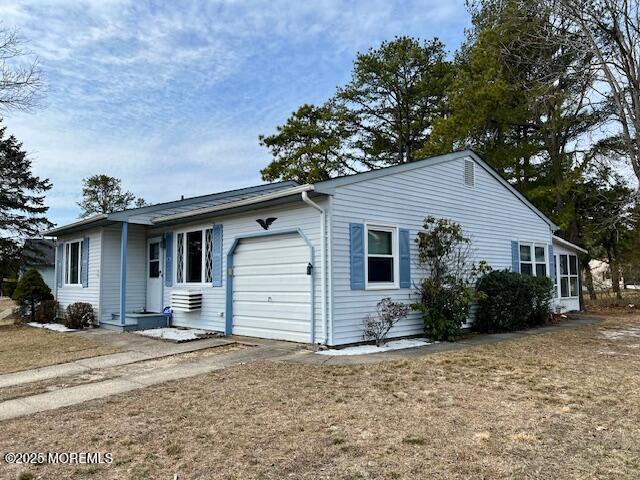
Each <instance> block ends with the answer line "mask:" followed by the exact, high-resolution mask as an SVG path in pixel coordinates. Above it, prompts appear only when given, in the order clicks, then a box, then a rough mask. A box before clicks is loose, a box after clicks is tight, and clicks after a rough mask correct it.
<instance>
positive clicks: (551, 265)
mask: <svg viewBox="0 0 640 480" xmlns="http://www.w3.org/2000/svg"><path fill="white" fill-rule="evenodd" d="M549 278H550V279H551V281H552V282H553V283H554V284H555V283H556V262H555V260H554V258H553V245H551V244H549Z"/></svg>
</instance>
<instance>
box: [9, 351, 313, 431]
mask: <svg viewBox="0 0 640 480" xmlns="http://www.w3.org/2000/svg"><path fill="white" fill-rule="evenodd" d="M211 340H213V339H211ZM215 340H218V341H220V339H215ZM206 341H207V340H199V341H196V342H192V343H200V342H206ZM231 343H234V342H230V341H225V344H231ZM180 346H186V345H180ZM299 348H300V346H299V345H295V344H286V343H284V342H277V343H275V342H269V343H263V344H258V345H255V346H251V347H248V348H246V349H243V350H239V351H236V352H231V353H228V354H220V355H214V356H208V357H204V358H201V359H199V360H196V361H193V362H185V363H181V364H178V365H171V366H168V367H163V368H157V369H154V370H152V371H147V372H143V373H136V374H126V373H125V374H124V375H122V376H120V377H118V378H113V379H109V380H104V381H100V382H95V383H87V384H84V385H78V386H74V387H69V388H62V389H59V390H54V391H51V392H46V393H40V394H36V395H31V396H27V397H22V398H16V399H13V400H8V401H6V402H2V403H0V421H1V420H8V419H11V418H17V417H22V416H25V415H31V414H34V413H37V412H42V411H46V410H53V409H56V408H61V407H67V406H70V405H78V404H81V403H84V402H87V401H90V400H95V399H100V398H105V397H108V396H111V395H117V394H119V393H125V392H130V391H133V390H138V389H140V388H145V387H148V386H151V385H156V384H158V383H163V382H168V381H171V380H179V379H182V378H188V377H193V376H196V375H201V374H204V373H208V372H212V371H215V370H220V369H223V368H226V367H229V366H232V365H238V364H243V363H249V362H255V361H260V360H267V359H273V358H278V357H284V356H287V355H290V354H291V353H292V351H293V350H297V349H299ZM194 350H195V349H192V350H191V351H194ZM185 351H187V350H185ZM125 353H128V352H125ZM116 355H119V354H116ZM108 356H109V357H111V355H108ZM105 357H106V355H105ZM98 358H100V357H96V359H98ZM155 358H158V357H155ZM91 360H95V359H91ZM114 361H115V360H114ZM72 363H73V364H75V363H76V362H72ZM105 365H106V364H105ZM112 365H114V364H112ZM48 378H50V377H48Z"/></svg>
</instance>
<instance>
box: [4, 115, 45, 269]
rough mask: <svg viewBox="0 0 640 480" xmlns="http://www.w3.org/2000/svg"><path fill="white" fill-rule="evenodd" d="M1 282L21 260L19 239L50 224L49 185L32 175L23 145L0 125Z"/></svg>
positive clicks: (34, 233) (33, 233) (36, 232)
mask: <svg viewBox="0 0 640 480" xmlns="http://www.w3.org/2000/svg"><path fill="white" fill-rule="evenodd" d="M0 179H2V181H1V182H0V281H1V279H2V278H3V277H4V276H9V275H12V274H14V273H15V271H16V270H17V268H18V266H19V265H20V260H21V248H20V244H21V239H23V238H25V237H33V236H37V235H38V234H39V233H40V231H41V230H43V229H45V228H48V227H50V226H51V222H49V221H48V220H47V218H46V215H45V214H46V212H47V210H48V209H49V207H47V206H45V204H44V193H45V192H47V191H48V190H49V189H50V188H51V183H50V182H49V180H48V179H41V178H40V177H37V176H34V175H33V173H32V171H31V160H30V159H29V158H28V156H27V153H26V152H25V151H24V150H23V149H22V144H21V143H20V142H18V140H17V139H16V138H15V137H14V136H13V135H10V136H8V137H7V136H6V127H3V126H1V127H0Z"/></svg>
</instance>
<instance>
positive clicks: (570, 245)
mask: <svg viewBox="0 0 640 480" xmlns="http://www.w3.org/2000/svg"><path fill="white" fill-rule="evenodd" d="M552 240H553V241H554V242H557V243H559V244H561V245H563V246H565V247H567V248H572V249H574V250H577V251H579V252H582V253H589V251H588V250H587V249H585V248H582V247H579V246H578V245H576V244H575V243H571V242H570V241H568V240H565V239H564V238H562V237H558V236H557V235H553V236H552Z"/></svg>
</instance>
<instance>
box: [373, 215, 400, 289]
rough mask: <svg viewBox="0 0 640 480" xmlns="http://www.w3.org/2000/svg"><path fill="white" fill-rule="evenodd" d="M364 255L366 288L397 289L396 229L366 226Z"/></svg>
mask: <svg viewBox="0 0 640 480" xmlns="http://www.w3.org/2000/svg"><path fill="white" fill-rule="evenodd" d="M366 253H367V262H366V269H367V288H395V287H397V285H398V249H397V229H396V228H394V227H378V226H367V235H366Z"/></svg>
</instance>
